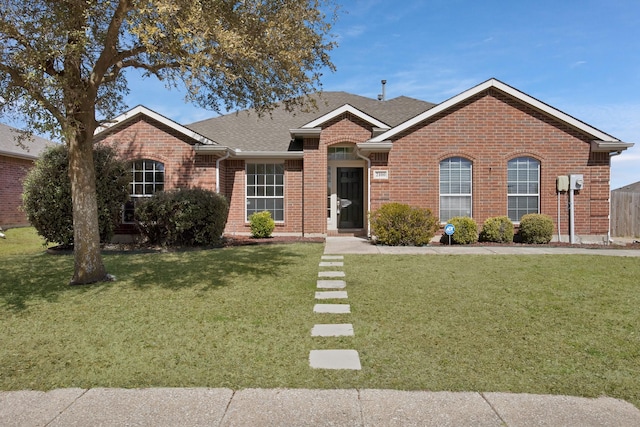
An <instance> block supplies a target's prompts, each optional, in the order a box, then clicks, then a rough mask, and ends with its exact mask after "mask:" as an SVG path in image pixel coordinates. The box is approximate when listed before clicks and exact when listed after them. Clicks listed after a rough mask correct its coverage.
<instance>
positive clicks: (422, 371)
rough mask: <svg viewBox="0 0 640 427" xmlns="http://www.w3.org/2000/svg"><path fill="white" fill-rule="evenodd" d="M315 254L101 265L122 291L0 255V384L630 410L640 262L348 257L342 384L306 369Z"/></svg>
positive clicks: (271, 251) (638, 366)
mask: <svg viewBox="0 0 640 427" xmlns="http://www.w3.org/2000/svg"><path fill="white" fill-rule="evenodd" d="M11 231H12V230H9V232H11ZM3 242H4V241H3ZM27 252H28V251H27ZM321 253H322V245H319V244H291V245H288V244H286V245H268V246H266V247H265V246H260V245H257V246H252V247H239V248H225V249H216V250H202V251H188V252H177V253H164V254H161V253H147V254H143V253H138V254H129V253H121V254H110V255H107V256H106V257H105V258H106V262H107V265H108V268H109V271H110V272H113V273H114V274H115V275H116V277H117V278H118V280H117V281H116V282H114V283H111V284H102V285H96V286H88V287H82V288H70V287H69V286H67V285H66V280H68V277H70V276H69V274H70V272H71V271H72V262H73V260H72V258H71V257H69V256H51V255H46V254H44V253H43V251H42V248H41V247H38V248H37V250H35V251H31V252H28V253H24V254H22V255H3V256H2V257H1V258H0V260H1V261H2V262H1V263H0V274H1V277H3V280H2V283H1V284H0V306H1V307H2V308H1V309H0V339H1V340H2V342H3V343H6V345H4V346H3V347H2V348H1V349H0V372H1V373H2V374H1V375H0V389H2V390H22V389H34V390H50V389H55V388H64V387H82V388H93V387H125V388H135V387H229V388H232V389H242V388H255V387H259V388H274V387H287V388H358V389H363V388H382V389H403V390H432V391H438V390H449V391H483V392H484V391H487V392H490V391H499V392H515V393H533V394H566V395H576V396H587V397H598V396H601V395H606V396H611V397H615V398H620V399H624V400H627V401H629V402H631V403H633V404H634V405H636V406H639V404H640V391H639V386H638V385H637V382H636V381H635V380H634V379H635V378H638V377H640V353H639V352H640V338H639V336H638V332H637V325H638V324H640V318H639V314H638V310H637V307H638V306H639V303H640V300H639V299H640V292H638V285H637V284H636V282H637V277H640V266H639V265H638V264H639V263H638V262H637V259H630V258H618V257H599V256H571V255H566V256H509V257H506V256H504V257H503V256H491V257H488V256H484V257H482V256H465V257H464V258H460V257H447V256H443V257H425V256H384V257H367V256H358V255H347V256H345V258H346V260H348V263H347V264H346V265H348V267H347V268H346V274H347V275H348V276H349V278H350V282H349V286H350V292H349V298H350V302H351V304H352V313H351V315H350V318H349V322H351V323H353V325H354V328H356V329H357V330H358V334H357V336H356V337H351V338H350V340H349V341H347V340H344V341H341V339H338V340H337V345H338V346H340V345H342V346H344V348H351V347H357V348H358V350H359V352H360V357H361V361H362V367H363V369H362V371H358V372H348V373H345V372H340V373H336V372H313V371H311V370H310V369H309V368H308V359H307V358H308V353H309V350H310V349H312V348H322V347H323V346H327V348H329V345H330V346H331V347H332V348H333V347H334V346H335V345H336V340H331V342H328V341H325V342H323V341H322V340H320V341H319V342H318V341H312V338H311V337H309V330H310V329H311V328H312V326H313V324H315V323H317V322H318V321H320V322H321V320H319V319H318V318H317V317H314V316H313V313H310V310H308V301H309V295H313V292H314V291H315V286H316V284H315V281H316V275H317V260H318V259H319V258H320V254H321ZM334 321H336V322H340V319H335V320H334ZM351 340H354V341H351Z"/></svg>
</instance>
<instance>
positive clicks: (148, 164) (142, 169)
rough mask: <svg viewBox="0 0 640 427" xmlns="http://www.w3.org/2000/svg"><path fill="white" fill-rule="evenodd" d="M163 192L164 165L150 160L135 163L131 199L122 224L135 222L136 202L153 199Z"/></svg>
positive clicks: (132, 167)
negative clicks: (157, 193) (156, 194)
mask: <svg viewBox="0 0 640 427" xmlns="http://www.w3.org/2000/svg"><path fill="white" fill-rule="evenodd" d="M162 190H164V163H161V162H157V161H155V160H149V159H143V160H136V161H135V162H133V163H132V164H131V175H130V180H129V195H130V196H131V199H130V200H129V201H128V202H126V203H125V204H124V209H123V211H122V222H124V223H132V222H134V220H135V205H136V201H138V200H140V199H141V198H143V197H151V196H152V195H153V193H155V192H156V191H162Z"/></svg>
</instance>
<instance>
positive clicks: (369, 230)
mask: <svg viewBox="0 0 640 427" xmlns="http://www.w3.org/2000/svg"><path fill="white" fill-rule="evenodd" d="M355 153H356V156H358V157H360V158H361V159H363V160H366V161H367V238H369V239H370V238H371V221H370V218H371V215H370V213H371V159H370V158H369V157H365V156H363V155H362V154H360V150H358V147H357V146H356V151H355Z"/></svg>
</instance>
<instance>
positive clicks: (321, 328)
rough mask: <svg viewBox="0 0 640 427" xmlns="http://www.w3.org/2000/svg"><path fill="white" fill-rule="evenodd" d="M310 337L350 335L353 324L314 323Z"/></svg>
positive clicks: (351, 334)
mask: <svg viewBox="0 0 640 427" xmlns="http://www.w3.org/2000/svg"><path fill="white" fill-rule="evenodd" d="M311 336H312V337H352V336H353V325H352V324H351V323H338V324H330V325H329V324H328V325H314V326H313V329H311Z"/></svg>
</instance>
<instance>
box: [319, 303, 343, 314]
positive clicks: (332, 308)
mask: <svg viewBox="0 0 640 427" xmlns="http://www.w3.org/2000/svg"><path fill="white" fill-rule="evenodd" d="M313 312H314V313H331V314H349V313H351V305H349V304H316V305H314V306H313Z"/></svg>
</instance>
